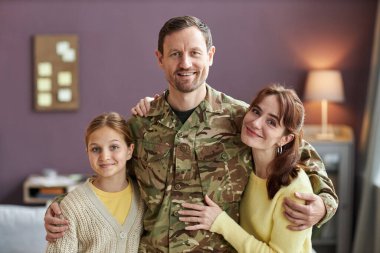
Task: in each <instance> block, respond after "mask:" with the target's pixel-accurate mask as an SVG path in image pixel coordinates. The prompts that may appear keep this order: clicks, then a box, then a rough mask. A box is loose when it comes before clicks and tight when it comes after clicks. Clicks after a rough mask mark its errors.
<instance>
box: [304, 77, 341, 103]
mask: <svg viewBox="0 0 380 253" xmlns="http://www.w3.org/2000/svg"><path fill="white" fill-rule="evenodd" d="M304 98H305V100H315V101H321V100H324V99H325V100H327V101H332V102H343V101H344V92H343V79H342V74H341V73H340V71H338V70H312V71H309V73H308V75H307V80H306V89H305V97H304Z"/></svg>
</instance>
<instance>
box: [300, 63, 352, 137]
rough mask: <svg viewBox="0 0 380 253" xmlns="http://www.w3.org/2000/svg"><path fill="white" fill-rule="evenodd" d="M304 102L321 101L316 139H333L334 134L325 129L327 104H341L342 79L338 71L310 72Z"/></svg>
mask: <svg viewBox="0 0 380 253" xmlns="http://www.w3.org/2000/svg"><path fill="white" fill-rule="evenodd" d="M305 100H309V101H321V110H322V129H321V133H318V134H317V136H316V137H317V138H318V139H333V138H334V132H332V131H329V130H328V127H327V117H328V102H329V101H331V102H343V101H344V92H343V79H342V74H341V73H340V71H338V70H311V71H309V73H308V75H307V80H306V89H305Z"/></svg>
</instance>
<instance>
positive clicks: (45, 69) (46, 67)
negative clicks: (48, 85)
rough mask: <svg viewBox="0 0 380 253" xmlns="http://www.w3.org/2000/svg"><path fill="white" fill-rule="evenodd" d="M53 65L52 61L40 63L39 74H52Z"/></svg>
mask: <svg viewBox="0 0 380 253" xmlns="http://www.w3.org/2000/svg"><path fill="white" fill-rule="evenodd" d="M52 72H53V67H52V65H51V63H50V62H41V63H38V75H39V76H51V74H52Z"/></svg>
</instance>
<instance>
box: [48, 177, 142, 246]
mask: <svg viewBox="0 0 380 253" xmlns="http://www.w3.org/2000/svg"><path fill="white" fill-rule="evenodd" d="M129 182H133V181H132V180H129ZM133 193H134V196H133V197H132V203H131V207H130V211H129V214H128V216H127V218H126V219H125V222H124V224H123V225H120V224H119V223H118V222H117V221H116V219H115V218H114V217H112V216H111V214H110V213H109V212H108V210H107V209H106V207H105V206H104V205H103V203H102V202H101V201H100V200H99V199H98V198H97V197H96V195H95V193H94V192H93V191H92V190H91V188H90V181H89V180H87V181H86V182H85V183H84V184H83V185H80V186H78V187H76V188H75V189H74V190H73V191H71V192H69V194H67V196H66V197H65V198H64V199H63V200H62V202H61V203H60V207H61V210H62V213H63V215H64V217H66V218H67V219H68V220H69V222H70V225H69V230H68V231H66V233H65V235H64V236H63V237H62V238H60V239H58V240H57V241H56V242H54V243H48V247H47V250H46V252H48V253H57V252H65V253H68V252H70V253H71V252H87V253H95V252H96V253H99V252H107V253H126V252H137V250H138V247H139V242H140V236H141V233H142V229H143V228H142V218H143V214H144V205H143V202H142V200H141V198H140V195H139V189H138V187H137V186H136V184H134V183H133Z"/></svg>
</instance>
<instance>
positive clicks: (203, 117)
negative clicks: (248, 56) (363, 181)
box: [45, 16, 338, 252]
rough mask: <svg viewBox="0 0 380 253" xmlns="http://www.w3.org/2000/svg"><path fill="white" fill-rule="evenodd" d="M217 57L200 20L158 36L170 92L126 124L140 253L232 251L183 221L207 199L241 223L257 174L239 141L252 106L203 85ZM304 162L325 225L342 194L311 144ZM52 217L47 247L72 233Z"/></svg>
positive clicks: (185, 20)
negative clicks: (140, 210) (141, 212)
mask: <svg viewBox="0 0 380 253" xmlns="http://www.w3.org/2000/svg"><path fill="white" fill-rule="evenodd" d="M214 52H215V47H214V46H213V45H212V39H211V33H210V30H209V28H208V27H207V25H206V24H204V23H203V22H201V21H200V20H199V19H197V18H195V17H188V16H184V17H177V18H173V19H170V20H169V21H167V22H166V23H165V25H164V26H163V27H162V29H161V31H160V34H159V41H158V50H157V52H156V56H157V59H158V62H159V65H160V66H161V68H162V69H163V70H164V72H165V75H166V79H167V81H168V83H169V89H168V90H167V91H165V92H164V93H163V94H162V95H161V96H160V97H159V98H158V99H156V100H155V101H154V102H152V104H151V107H152V108H151V110H150V111H149V113H148V115H147V117H144V118H143V117H132V118H131V119H130V120H129V122H128V123H129V126H130V133H131V136H132V137H133V138H134V139H135V149H134V157H133V159H132V161H131V162H132V163H133V168H134V174H135V176H136V178H137V181H138V184H139V186H140V191H141V196H142V198H143V200H144V202H145V204H146V206H147V210H146V213H145V216H144V230H145V231H144V234H143V235H142V238H141V243H140V249H139V251H140V252H207V251H210V252H211V251H212V252H234V249H232V248H231V246H230V245H229V244H228V243H227V242H226V241H225V240H224V239H223V237H222V236H220V235H218V234H213V233H211V232H209V231H203V230H197V231H186V230H185V229H184V228H185V224H184V223H183V222H180V221H179V219H178V210H180V208H181V203H183V202H191V203H203V200H204V196H205V195H208V196H209V197H210V198H211V199H212V200H213V201H214V202H216V203H217V204H218V205H219V206H221V207H222V209H223V210H225V211H226V212H227V213H228V215H230V216H231V217H232V218H234V219H235V220H237V221H238V214H239V201H240V199H241V196H242V193H243V191H244V188H245V186H246V184H247V181H248V176H249V174H250V172H251V170H252V158H251V150H250V149H249V148H248V147H247V146H245V145H243V143H242V142H241V140H240V130H241V123H242V119H243V117H244V114H245V112H246V110H247V108H248V105H247V104H246V103H244V102H242V101H238V100H235V99H233V98H231V97H229V96H227V95H225V94H223V93H220V92H218V91H216V90H215V89H213V88H211V87H210V86H209V85H207V84H206V78H207V76H208V70H209V67H210V66H211V65H212V61H213V55H214ZM301 160H302V162H303V163H304V165H305V170H306V171H308V174H309V175H310V180H311V182H312V185H313V189H314V192H315V194H318V196H316V195H315V198H316V199H318V200H319V202H320V203H322V204H321V205H319V206H318V205H315V206H312V205H310V208H312V213H322V214H321V215H319V217H318V219H317V220H318V221H319V220H321V221H320V222H319V224H322V223H324V222H326V221H327V220H329V219H330V218H331V217H332V216H333V215H334V213H335V211H336V208H337V205H338V204H337V196H336V194H335V192H334V188H333V185H332V183H331V181H330V180H329V178H328V177H327V174H326V171H325V170H324V166H323V164H322V162H321V159H320V158H319V156H318V154H317V153H316V152H315V151H314V149H313V148H312V147H311V146H310V145H308V144H307V143H306V144H305V146H304V147H303V150H302V158H301ZM322 200H323V202H322ZM321 206H322V207H321ZM325 207H326V209H325ZM321 209H323V210H321ZM292 212H295V213H297V211H296V210H293V211H292ZM298 212H299V210H298ZM54 213H55V214H59V213H60V210H59V207H58V205H57V204H53V205H52V206H51V208H50V209H49V211H48V212H47V215H46V217H45V222H46V223H45V227H46V230H47V239H48V240H50V241H52V240H54V239H56V238H59V237H61V236H62V231H64V230H65V229H67V226H62V227H57V226H55V225H54V224H64V225H67V222H65V221H62V220H59V219H58V218H54V217H53V214H54ZM303 216H306V217H307V219H309V218H310V217H309V216H308V214H303ZM317 216H318V215H317ZM293 218H297V215H295V216H294V217H293ZM293 218H290V219H291V221H294V219H293ZM322 218H323V219H322ZM298 219H301V218H300V217H298ZM311 225H313V224H311Z"/></svg>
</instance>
